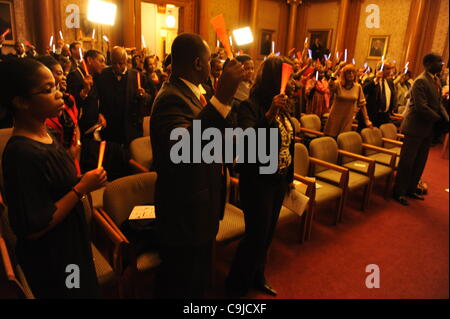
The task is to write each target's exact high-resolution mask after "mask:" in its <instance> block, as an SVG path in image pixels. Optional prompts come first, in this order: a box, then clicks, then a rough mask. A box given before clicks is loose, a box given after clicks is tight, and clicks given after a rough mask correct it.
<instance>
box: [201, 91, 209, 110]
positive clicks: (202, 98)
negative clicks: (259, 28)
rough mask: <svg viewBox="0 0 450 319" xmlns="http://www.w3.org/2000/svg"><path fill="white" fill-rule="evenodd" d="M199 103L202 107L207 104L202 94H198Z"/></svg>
mask: <svg viewBox="0 0 450 319" xmlns="http://www.w3.org/2000/svg"><path fill="white" fill-rule="evenodd" d="M200 103H201V104H202V106H203V107H205V106H206V104H208V102H206V99H205V96H204V95H203V94H200Z"/></svg>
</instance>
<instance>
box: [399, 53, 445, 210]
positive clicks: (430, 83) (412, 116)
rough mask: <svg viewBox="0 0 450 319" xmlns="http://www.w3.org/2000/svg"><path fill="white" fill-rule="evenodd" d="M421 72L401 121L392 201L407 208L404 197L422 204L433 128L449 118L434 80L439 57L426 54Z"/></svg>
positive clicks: (439, 69) (440, 58) (440, 66)
mask: <svg viewBox="0 0 450 319" xmlns="http://www.w3.org/2000/svg"><path fill="white" fill-rule="evenodd" d="M423 66H424V68H425V72H423V73H422V74H421V75H420V76H418V77H417V79H416V80H415V81H414V84H413V86H412V88H411V93H410V95H411V101H410V104H409V108H408V110H407V113H406V115H405V118H404V119H403V122H402V125H401V131H402V132H403V134H405V138H404V140H403V147H402V151H401V153H400V162H399V164H398V172H397V177H396V180H395V185H394V198H395V200H397V201H398V202H400V203H401V204H402V205H408V204H409V203H408V201H407V199H406V197H405V196H408V197H410V198H414V199H419V200H423V199H424V197H423V196H422V195H420V194H418V193H417V184H418V183H419V180H420V177H421V176H422V172H423V170H424V168H425V164H426V161H427V157H428V151H429V149H430V145H431V140H432V137H433V127H434V124H435V123H438V122H439V121H444V122H446V123H447V125H448V121H449V119H448V114H447V111H446V110H445V109H444V107H443V105H442V104H441V85H440V83H439V79H438V77H437V76H436V74H438V73H439V72H441V70H442V57H441V56H439V55H438V54H435V53H429V54H427V55H426V56H425V57H424V58H423Z"/></svg>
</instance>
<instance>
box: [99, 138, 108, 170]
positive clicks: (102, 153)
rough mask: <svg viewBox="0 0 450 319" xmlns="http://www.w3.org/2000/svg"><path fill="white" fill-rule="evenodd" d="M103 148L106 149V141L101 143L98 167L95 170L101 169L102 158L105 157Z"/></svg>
mask: <svg viewBox="0 0 450 319" xmlns="http://www.w3.org/2000/svg"><path fill="white" fill-rule="evenodd" d="M105 147H106V141H101V142H100V148H99V150H98V166H97V168H100V167H103V157H104V155H105Z"/></svg>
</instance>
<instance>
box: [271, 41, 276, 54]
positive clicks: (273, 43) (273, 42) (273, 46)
mask: <svg viewBox="0 0 450 319" xmlns="http://www.w3.org/2000/svg"><path fill="white" fill-rule="evenodd" d="M272 53H275V41H272Z"/></svg>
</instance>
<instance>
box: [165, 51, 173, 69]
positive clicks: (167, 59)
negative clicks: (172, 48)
mask: <svg viewBox="0 0 450 319" xmlns="http://www.w3.org/2000/svg"><path fill="white" fill-rule="evenodd" d="M171 64H172V54H168V55H167V56H166V58H165V59H164V62H163V67H164V68H167V67H168V66H169V65H171Z"/></svg>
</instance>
